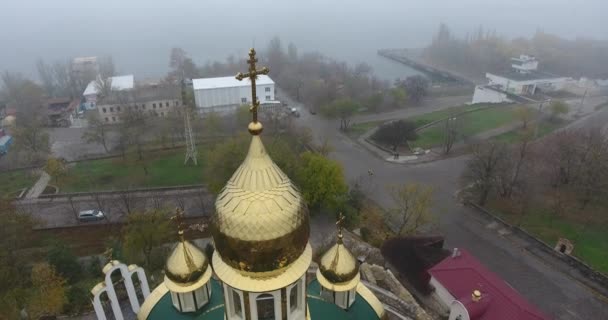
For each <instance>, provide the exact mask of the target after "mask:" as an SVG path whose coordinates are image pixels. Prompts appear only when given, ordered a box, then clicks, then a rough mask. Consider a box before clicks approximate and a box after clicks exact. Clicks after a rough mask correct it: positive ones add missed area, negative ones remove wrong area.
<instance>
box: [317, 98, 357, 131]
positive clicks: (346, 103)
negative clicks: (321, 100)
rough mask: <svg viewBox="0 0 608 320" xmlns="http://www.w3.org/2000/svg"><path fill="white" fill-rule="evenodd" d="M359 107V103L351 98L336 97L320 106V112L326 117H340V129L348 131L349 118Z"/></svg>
mask: <svg viewBox="0 0 608 320" xmlns="http://www.w3.org/2000/svg"><path fill="white" fill-rule="evenodd" d="M359 109H361V106H360V105H359V103H357V102H355V101H353V100H351V99H345V98H343V99H338V100H334V101H333V102H332V103H330V104H326V105H323V106H322V107H321V114H322V115H323V116H325V117H327V118H330V119H335V118H338V119H340V130H342V131H348V129H349V128H350V119H351V118H352V116H354V115H355V114H356V113H357V111H359Z"/></svg>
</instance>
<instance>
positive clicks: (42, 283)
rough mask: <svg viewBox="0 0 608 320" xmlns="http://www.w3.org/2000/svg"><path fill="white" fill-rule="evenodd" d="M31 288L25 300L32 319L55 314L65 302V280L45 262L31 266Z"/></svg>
mask: <svg viewBox="0 0 608 320" xmlns="http://www.w3.org/2000/svg"><path fill="white" fill-rule="evenodd" d="M31 280H32V290H31V294H30V296H29V298H28V301H27V311H28V314H29V316H30V318H32V319H40V318H41V317H43V316H56V315H58V314H60V313H61V311H63V306H64V305H65V304H66V302H67V288H66V283H65V280H64V279H63V278H62V277H61V276H60V275H58V274H57V272H56V271H55V269H54V268H53V267H52V266H50V265H49V264H47V263H38V264H35V265H34V266H33V267H32V275H31Z"/></svg>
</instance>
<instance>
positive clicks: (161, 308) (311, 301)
mask: <svg viewBox="0 0 608 320" xmlns="http://www.w3.org/2000/svg"><path fill="white" fill-rule="evenodd" d="M210 282H211V300H210V301H209V303H208V304H207V305H206V306H204V307H203V308H202V309H201V310H199V311H197V312H190V313H179V312H178V311H177V310H176V309H175V308H174V307H173V305H172V303H171V295H170V293H168V292H167V293H165V294H164V295H163V296H162V297H161V298H160V300H159V301H158V302H157V303H156V304H155V305H154V307H153V308H152V310H151V311H150V314H149V315H148V318H147V319H149V320H157V319H158V320H161V319H162V320H165V319H174V320H179V319H196V320H203V319H208V320H212V319H218V320H220V319H224V295H223V290H222V287H221V286H220V284H219V283H218V282H217V281H216V280H215V279H211V280H210ZM161 285H162V284H161ZM306 289H307V290H306V291H307V294H306V297H307V302H308V309H309V311H310V315H311V318H312V319H315V320H323V319H331V320H370V319H378V315H377V314H376V312H375V311H374V309H373V308H372V306H371V305H370V304H369V303H367V301H366V300H365V299H364V298H363V297H362V296H361V295H359V293H357V298H356V300H355V303H354V304H353V305H352V306H351V307H350V308H349V309H348V310H343V309H341V308H339V307H338V306H336V305H335V304H333V303H329V302H326V301H325V300H323V299H321V297H320V292H321V289H320V287H319V283H318V282H317V280H313V281H312V282H311V283H309V284H308V285H307V287H306Z"/></svg>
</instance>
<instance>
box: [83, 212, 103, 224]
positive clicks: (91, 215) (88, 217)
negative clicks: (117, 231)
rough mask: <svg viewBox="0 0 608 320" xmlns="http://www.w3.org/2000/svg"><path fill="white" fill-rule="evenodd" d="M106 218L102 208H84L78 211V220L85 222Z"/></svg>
mask: <svg viewBox="0 0 608 320" xmlns="http://www.w3.org/2000/svg"><path fill="white" fill-rule="evenodd" d="M104 218H105V215H104V214H103V212H101V210H83V211H80V212H79V213H78V220H80V221H83V222H86V221H97V220H103V219H104Z"/></svg>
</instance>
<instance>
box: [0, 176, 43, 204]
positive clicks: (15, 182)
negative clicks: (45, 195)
mask: <svg viewBox="0 0 608 320" xmlns="http://www.w3.org/2000/svg"><path fill="white" fill-rule="evenodd" d="M38 177H39V175H38V174H33V173H32V171H31V170H19V171H12V172H3V173H0V181H2V183H0V197H2V196H5V195H8V194H10V193H12V192H15V191H17V190H19V189H23V188H27V187H31V186H33V185H34V183H36V180H38Z"/></svg>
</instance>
